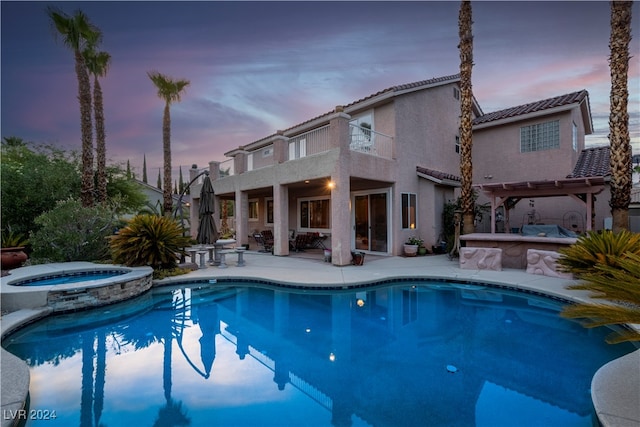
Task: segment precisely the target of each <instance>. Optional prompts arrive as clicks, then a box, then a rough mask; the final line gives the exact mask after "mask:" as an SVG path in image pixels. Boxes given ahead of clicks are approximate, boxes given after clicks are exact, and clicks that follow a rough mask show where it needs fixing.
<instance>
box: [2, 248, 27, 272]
mask: <svg viewBox="0 0 640 427" xmlns="http://www.w3.org/2000/svg"><path fill="white" fill-rule="evenodd" d="M0 254H1V257H0V262H1V264H2V269H3V270H12V269H14V268H18V267H21V266H22V264H24V262H25V261H26V260H27V258H28V257H27V254H26V253H25V252H24V247H23V246H17V247H15V248H1V249H0Z"/></svg>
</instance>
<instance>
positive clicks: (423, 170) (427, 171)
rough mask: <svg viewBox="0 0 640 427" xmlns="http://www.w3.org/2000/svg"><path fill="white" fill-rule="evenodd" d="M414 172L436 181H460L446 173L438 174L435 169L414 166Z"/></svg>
mask: <svg viewBox="0 0 640 427" xmlns="http://www.w3.org/2000/svg"><path fill="white" fill-rule="evenodd" d="M416 171H417V172H418V173H421V174H423V175H428V176H431V177H433V178H435V179H437V180H448V181H457V182H460V181H461V179H460V177H459V176H456V175H452V174H450V173H446V172H440V171H437V170H435V169H429V168H424V167H422V166H416Z"/></svg>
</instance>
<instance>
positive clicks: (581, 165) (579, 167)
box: [567, 145, 611, 178]
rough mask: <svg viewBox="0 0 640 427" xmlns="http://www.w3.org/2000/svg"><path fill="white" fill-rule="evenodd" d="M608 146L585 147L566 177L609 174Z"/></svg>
mask: <svg viewBox="0 0 640 427" xmlns="http://www.w3.org/2000/svg"><path fill="white" fill-rule="evenodd" d="M609 154H610V151H609V146H608V145H603V146H598V147H590V148H585V149H583V150H582V151H581V152H580V156H579V157H578V160H577V161H576V164H575V166H574V168H573V171H572V172H571V173H570V174H569V175H567V178H588V177H594V176H609V175H611V168H610V166H609Z"/></svg>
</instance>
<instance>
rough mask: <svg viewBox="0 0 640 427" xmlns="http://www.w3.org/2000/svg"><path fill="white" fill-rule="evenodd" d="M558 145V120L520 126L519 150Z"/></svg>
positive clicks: (538, 149)
mask: <svg viewBox="0 0 640 427" xmlns="http://www.w3.org/2000/svg"><path fill="white" fill-rule="evenodd" d="M559 147H560V122H559V121H558V120H554V121H552V122H545V123H538V124H535V125H531V126H523V127H521V128H520V152H521V153H528V152H531V151H543V150H551V149H553V148H559Z"/></svg>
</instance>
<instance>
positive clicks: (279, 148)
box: [273, 130, 289, 164]
mask: <svg viewBox="0 0 640 427" xmlns="http://www.w3.org/2000/svg"><path fill="white" fill-rule="evenodd" d="M288 140H289V138H287V137H286V136H284V135H283V134H282V131H281V130H279V131H278V136H276V137H274V138H273V163H274V164H278V163H283V162H286V161H287V157H288V154H289V144H288V142H287V141H288Z"/></svg>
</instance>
